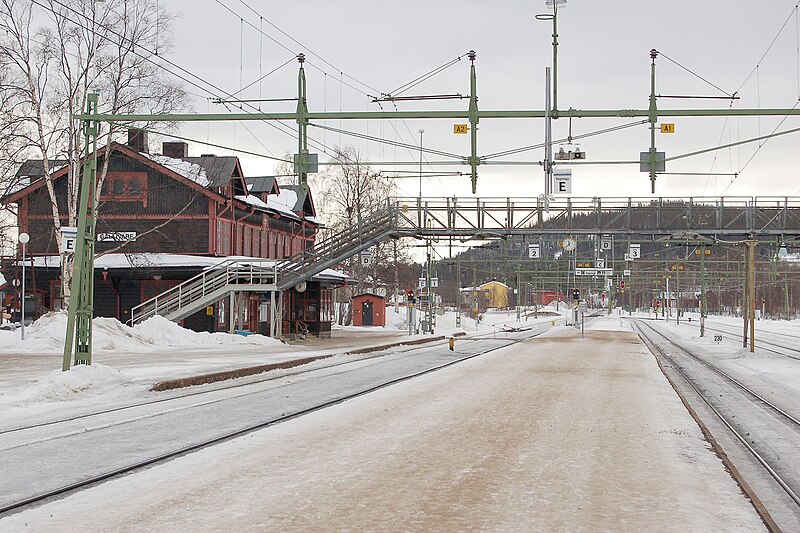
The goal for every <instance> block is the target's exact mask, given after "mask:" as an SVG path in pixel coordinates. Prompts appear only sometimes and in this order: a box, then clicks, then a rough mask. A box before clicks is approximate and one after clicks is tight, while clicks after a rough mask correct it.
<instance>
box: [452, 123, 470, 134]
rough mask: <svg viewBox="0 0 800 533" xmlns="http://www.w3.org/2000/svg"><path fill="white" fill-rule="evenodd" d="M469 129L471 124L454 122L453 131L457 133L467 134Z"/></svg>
mask: <svg viewBox="0 0 800 533" xmlns="http://www.w3.org/2000/svg"><path fill="white" fill-rule="evenodd" d="M468 131H469V125H467V124H453V133H455V134H456V135H466V134H467V132H468Z"/></svg>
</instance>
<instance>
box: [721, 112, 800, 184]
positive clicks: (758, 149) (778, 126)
mask: <svg viewBox="0 0 800 533" xmlns="http://www.w3.org/2000/svg"><path fill="white" fill-rule="evenodd" d="M798 104H800V100H797V102H795V103H794V105H793V106H792V109H795V108H796V107H797V105H798ZM787 118H789V115H786V116H784V117H783V118H782V119H781V121H780V122H778V124H777V125H776V126H775V128H774V129H773V130H772V133H770V134H769V135H765V136H763V137H761V138H759V140H760V139H763V140H764V142H763V143H759V145H758V148H756V151H755V152H753V155H751V156H750V159H748V160H747V162H746V163H745V164H744V166H743V167H742V168H740V169H739V173H738V174H737V175H736V177H734V178H733V179H732V180H731V181H730V183H728V186H727V187H725V190H723V191H722V194H725V192H726V191H727V190H728V189H730V188H731V185H733V183H734V182H735V181H736V180H737V179H739V176H741V175H742V174H741V173H742V171H744V169H745V168H747V166H748V165H749V164H750V162H751V161H752V160H753V159H754V158H755V157H756V155H758V152H759V151H761V149H762V148H763V147H764V145H765V144H767V141H769V140H770V139H772V138H773V137H778V136H779V135H786V134H787V133H793V132H796V131H800V128H795V129H793V130H786V131H782V132H780V133H775V132H776V131H778V128H780V127H781V125H782V124H783V123H784V122H786V119H787Z"/></svg>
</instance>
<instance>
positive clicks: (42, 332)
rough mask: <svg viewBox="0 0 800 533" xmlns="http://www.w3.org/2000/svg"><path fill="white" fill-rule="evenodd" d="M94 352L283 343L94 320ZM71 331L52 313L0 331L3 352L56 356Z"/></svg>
mask: <svg viewBox="0 0 800 533" xmlns="http://www.w3.org/2000/svg"><path fill="white" fill-rule="evenodd" d="M92 324H93V327H92V350H93V351H94V352H96V353H103V352H110V353H117V352H133V353H141V352H153V351H158V350H163V349H164V348H178V347H187V346H189V347H201V346H220V345H222V346H233V345H264V346H276V345H280V344H281V342H280V341H279V340H277V339H273V338H271V337H265V336H263V335H248V336H247V337H244V336H242V335H229V334H228V333H207V332H196V331H191V330H188V329H185V328H182V327H181V326H179V325H178V324H176V323H174V322H171V321H169V320H167V319H166V318H163V317H160V316H155V317H153V318H150V319H148V320H146V321H144V322H142V323H141V324H138V325H136V326H135V327H130V326H126V325H125V324H123V323H121V322H120V321H118V320H116V319H114V318H95V319H94V320H93V321H92ZM66 331H67V314H66V313H65V312H58V313H48V314H46V315H44V316H42V317H41V318H39V320H37V321H36V322H34V323H33V324H31V325H30V326H28V327H27V328H26V329H25V337H26V339H25V340H24V341H23V340H21V339H20V331H19V330H16V331H0V349H2V350H3V351H5V352H25V353H30V352H38V353H53V352H56V353H58V352H60V351H62V350H63V349H64V337H65V335H66Z"/></svg>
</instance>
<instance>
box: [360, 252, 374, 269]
mask: <svg viewBox="0 0 800 533" xmlns="http://www.w3.org/2000/svg"><path fill="white" fill-rule="evenodd" d="M372 255H373V254H372V252H371V251H369V250H364V251H363V252H361V264H362V265H364V266H367V265H371V264H372Z"/></svg>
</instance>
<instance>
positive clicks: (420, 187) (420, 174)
mask: <svg viewBox="0 0 800 533" xmlns="http://www.w3.org/2000/svg"><path fill="white" fill-rule="evenodd" d="M423 133H425V130H419V203H420V206H422V134H423Z"/></svg>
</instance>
